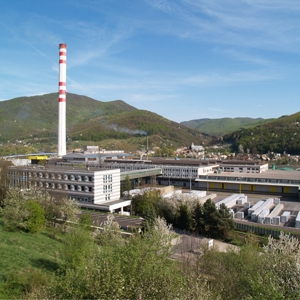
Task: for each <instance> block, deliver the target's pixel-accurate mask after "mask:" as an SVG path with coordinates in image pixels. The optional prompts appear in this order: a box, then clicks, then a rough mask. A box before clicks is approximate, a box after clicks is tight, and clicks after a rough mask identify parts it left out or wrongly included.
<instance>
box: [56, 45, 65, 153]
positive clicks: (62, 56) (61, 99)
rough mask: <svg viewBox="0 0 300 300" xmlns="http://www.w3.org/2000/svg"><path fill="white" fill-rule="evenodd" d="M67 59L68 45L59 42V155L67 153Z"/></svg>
mask: <svg viewBox="0 0 300 300" xmlns="http://www.w3.org/2000/svg"><path fill="white" fill-rule="evenodd" d="M66 61H67V45H66V44H59V83H58V151H57V153H58V156H60V157H61V156H63V155H66V77H67V76H66Z"/></svg>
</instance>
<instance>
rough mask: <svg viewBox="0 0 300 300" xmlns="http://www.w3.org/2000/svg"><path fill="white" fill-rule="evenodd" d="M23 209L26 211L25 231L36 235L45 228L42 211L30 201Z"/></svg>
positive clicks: (36, 204)
mask: <svg viewBox="0 0 300 300" xmlns="http://www.w3.org/2000/svg"><path fill="white" fill-rule="evenodd" d="M24 208H25V209H27V210H28V220H27V221H26V222H25V224H26V225H25V229H26V230H27V231H29V232H30V233H38V232H40V231H41V230H42V229H43V228H44V226H45V222H46V219H45V215H44V210H43V209H42V208H41V207H40V205H39V204H38V203H36V202H34V201H32V200H30V201H27V202H26V203H25V205H24Z"/></svg>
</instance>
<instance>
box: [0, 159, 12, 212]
mask: <svg viewBox="0 0 300 300" xmlns="http://www.w3.org/2000/svg"><path fill="white" fill-rule="evenodd" d="M10 165H11V162H8V161H6V160H3V159H0V208H1V207H2V208H3V207H4V199H5V197H6V194H7V192H8V189H9V180H8V167H9V166H10Z"/></svg>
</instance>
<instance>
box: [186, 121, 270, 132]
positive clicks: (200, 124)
mask: <svg viewBox="0 0 300 300" xmlns="http://www.w3.org/2000/svg"><path fill="white" fill-rule="evenodd" d="M269 121H270V119H266V120H265V119H262V118H257V119H253V118H221V119H198V120H191V121H185V122H181V124H182V125H185V126H187V127H190V128H192V129H196V130H199V131H200V132H204V133H206V134H209V135H213V136H223V135H224V134H228V133H230V132H233V131H236V130H239V129H242V128H250V127H254V126H257V125H260V124H263V123H266V122H269Z"/></svg>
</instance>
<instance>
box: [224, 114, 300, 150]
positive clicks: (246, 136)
mask: <svg viewBox="0 0 300 300" xmlns="http://www.w3.org/2000/svg"><path fill="white" fill-rule="evenodd" d="M224 141H225V142H231V143H233V146H234V148H235V150H236V151H237V150H238V147H239V145H242V146H243V148H244V151H246V150H247V149H249V150H250V151H251V152H252V153H254V152H259V153H267V152H268V151H270V152H279V153H283V152H284V151H285V152H286V153H289V154H299V153H300V112H298V113H295V114H293V115H290V116H283V117H280V118H278V119H276V120H273V121H270V122H268V123H265V124H261V125H259V126H256V127H253V128H247V129H241V130H238V131H235V132H232V133H230V134H227V135H225V136H224Z"/></svg>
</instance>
